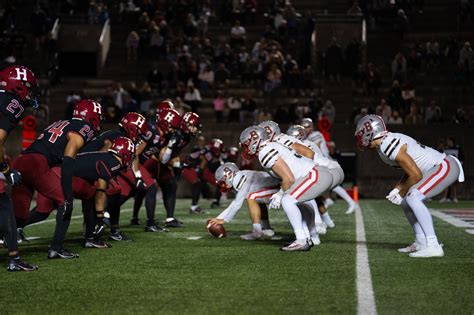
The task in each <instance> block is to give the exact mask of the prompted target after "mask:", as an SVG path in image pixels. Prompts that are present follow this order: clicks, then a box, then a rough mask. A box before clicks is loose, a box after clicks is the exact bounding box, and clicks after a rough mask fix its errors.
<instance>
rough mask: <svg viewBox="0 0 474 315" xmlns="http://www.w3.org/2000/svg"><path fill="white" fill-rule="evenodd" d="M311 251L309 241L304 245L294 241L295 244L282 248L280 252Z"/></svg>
mask: <svg viewBox="0 0 474 315" xmlns="http://www.w3.org/2000/svg"><path fill="white" fill-rule="evenodd" d="M310 249H311V246H310V245H309V243H308V241H305V242H304V244H301V243H300V242H298V241H294V242H293V243H290V244H288V245H285V246H283V247H281V248H280V250H281V251H284V252H298V251H299V252H307V251H309V250H310Z"/></svg>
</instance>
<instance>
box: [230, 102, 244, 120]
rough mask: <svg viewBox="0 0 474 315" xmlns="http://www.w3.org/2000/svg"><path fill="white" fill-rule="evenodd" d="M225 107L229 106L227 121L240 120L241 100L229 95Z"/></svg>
mask: <svg viewBox="0 0 474 315" xmlns="http://www.w3.org/2000/svg"><path fill="white" fill-rule="evenodd" d="M227 107H228V108H229V116H228V117H227V121H228V122H241V117H240V115H241V113H240V112H241V109H242V101H241V100H240V99H239V98H237V97H233V96H231V97H229V98H228V99H227Z"/></svg>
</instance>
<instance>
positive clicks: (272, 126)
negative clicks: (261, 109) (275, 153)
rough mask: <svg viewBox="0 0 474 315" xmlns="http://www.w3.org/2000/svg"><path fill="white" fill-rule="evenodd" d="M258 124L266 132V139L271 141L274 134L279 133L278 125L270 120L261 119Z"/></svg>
mask: <svg viewBox="0 0 474 315" xmlns="http://www.w3.org/2000/svg"><path fill="white" fill-rule="evenodd" d="M258 126H259V127H262V128H263V129H265V132H266V133H267V135H268V139H270V141H273V139H274V138H275V136H278V135H279V134H280V133H281V131H280V126H278V124H277V123H276V122H274V121H272V120H266V121H262V122H261V123H259V124H258Z"/></svg>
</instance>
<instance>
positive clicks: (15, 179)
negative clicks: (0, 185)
mask: <svg viewBox="0 0 474 315" xmlns="http://www.w3.org/2000/svg"><path fill="white" fill-rule="evenodd" d="M3 175H5V179H6V181H7V182H8V183H9V184H10V185H12V186H16V185H20V184H21V173H20V172H18V171H17V170H12V169H9V170H8V171H6V172H5V173H4V174H3Z"/></svg>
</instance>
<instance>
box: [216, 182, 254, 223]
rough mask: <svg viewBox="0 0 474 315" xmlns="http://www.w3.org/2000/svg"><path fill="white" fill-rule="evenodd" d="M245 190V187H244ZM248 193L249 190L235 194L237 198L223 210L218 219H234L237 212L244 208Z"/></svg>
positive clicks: (226, 220)
mask: <svg viewBox="0 0 474 315" xmlns="http://www.w3.org/2000/svg"><path fill="white" fill-rule="evenodd" d="M244 190H245V189H244ZM246 194H247V191H246V190H245V191H242V190H241V191H239V192H238V193H237V195H236V196H235V199H234V200H233V201H232V202H231V203H230V205H229V206H228V207H227V208H226V209H225V210H224V211H222V212H221V213H220V214H219V215H218V216H217V218H218V219H223V220H224V222H230V221H232V219H233V218H234V217H235V215H236V214H237V212H238V211H239V210H240V208H242V205H243V203H244V200H245V195H246Z"/></svg>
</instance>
